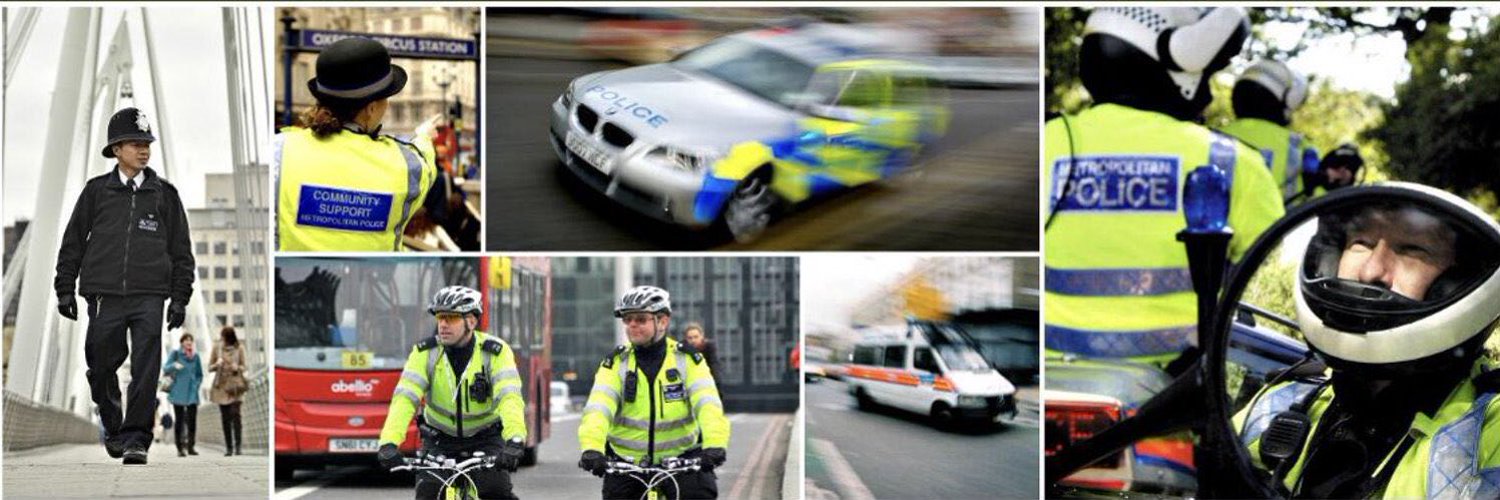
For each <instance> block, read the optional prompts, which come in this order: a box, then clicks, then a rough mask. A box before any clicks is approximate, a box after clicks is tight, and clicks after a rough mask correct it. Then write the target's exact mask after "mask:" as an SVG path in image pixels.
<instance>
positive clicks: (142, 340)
mask: <svg viewBox="0 0 1500 500" xmlns="http://www.w3.org/2000/svg"><path fill="white" fill-rule="evenodd" d="M165 302H166V298H165V297H162V296H159V295H133V296H117V295H110V296H102V297H90V298H88V306H89V307H88V309H89V329H88V333H87V334H86V336H85V338H84V342H83V358H84V361H85V362H86V363H87V364H88V375H87V377H88V381H89V391H90V393H91V394H92V396H93V400H94V404H95V405H97V406H98V408H99V421H100V422H101V423H102V424H103V425H104V433H105V435H106V437H105V439H108V440H112V441H114V442H116V443H119V444H121V445H129V444H131V443H135V444H139V445H141V446H144V447H146V448H150V447H151V437H152V433H151V430H152V429H153V428H154V427H155V424H156V384H157V381H158V380H159V378H160V377H161V327H162V307H163V305H164V303H165ZM127 338H128V339H129V344H128V345H127V343H126V339H127ZM126 356H129V357H130V387H129V388H127V389H126V392H125V403H126V404H125V406H124V409H123V411H122V409H121V403H120V378H119V377H118V376H116V375H115V372H116V371H118V370H119V369H120V365H123V364H125V358H126Z"/></svg>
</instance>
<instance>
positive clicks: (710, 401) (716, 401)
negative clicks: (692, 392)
mask: <svg viewBox="0 0 1500 500" xmlns="http://www.w3.org/2000/svg"><path fill="white" fill-rule="evenodd" d="M707 404H712V405H714V406H717V407H719V409H720V410H723V409H724V403H721V402H719V398H716V397H714V396H704V397H703V398H700V399H698V402H697V403H694V404H693V414H694V415H697V414H698V410H699V409H700V408H702V407H703V405H707Z"/></svg>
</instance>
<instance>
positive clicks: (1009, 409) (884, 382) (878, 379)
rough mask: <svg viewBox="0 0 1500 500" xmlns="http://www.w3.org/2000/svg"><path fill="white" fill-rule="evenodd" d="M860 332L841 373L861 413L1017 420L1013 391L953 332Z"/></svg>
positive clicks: (944, 420)
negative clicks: (877, 409) (879, 409)
mask: <svg viewBox="0 0 1500 500" xmlns="http://www.w3.org/2000/svg"><path fill="white" fill-rule="evenodd" d="M862 333H863V334H864V338H863V339H862V340H861V341H860V342H859V343H858V344H856V345H855V347H854V355H853V359H852V362H851V363H850V364H849V368H848V370H847V372H846V373H845V374H844V377H845V382H846V383H847V384H848V386H849V393H850V394H851V395H853V396H854V398H855V400H856V401H858V402H859V406H860V408H861V409H869V408H871V407H872V406H874V405H883V406H891V407H895V408H900V409H903V410H906V411H911V412H916V413H920V414H923V415H929V416H931V417H932V419H933V421H934V423H936V424H939V425H946V424H950V423H953V422H955V421H958V420H971V421H980V422H992V421H994V420H996V418H997V417H998V416H999V415H1000V414H1002V413H1009V414H1010V415H1011V417H1014V416H1015V413H1016V401H1015V394H1016V386H1015V385H1012V384H1011V383H1010V381H1009V380H1006V379H1005V377H1003V376H1001V375H1000V372H998V371H995V369H994V368H993V367H991V366H990V364H989V363H988V362H987V361H985V359H984V357H983V356H981V355H980V354H979V349H978V347H977V345H976V344H975V343H974V341H973V340H972V339H970V338H969V336H968V335H966V334H964V333H963V332H962V331H961V330H959V329H958V328H957V327H955V326H953V325H949V324H943V323H933V322H927V321H912V322H910V323H908V324H907V325H905V326H897V327H870V328H866V329H864V330H863V331H862Z"/></svg>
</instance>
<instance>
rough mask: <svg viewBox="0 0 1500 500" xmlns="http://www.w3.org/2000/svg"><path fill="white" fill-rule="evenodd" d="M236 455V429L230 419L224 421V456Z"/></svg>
mask: <svg viewBox="0 0 1500 500" xmlns="http://www.w3.org/2000/svg"><path fill="white" fill-rule="evenodd" d="M230 455H234V429H233V428H232V427H231V426H230V425H229V419H224V456H226V457H227V456H230Z"/></svg>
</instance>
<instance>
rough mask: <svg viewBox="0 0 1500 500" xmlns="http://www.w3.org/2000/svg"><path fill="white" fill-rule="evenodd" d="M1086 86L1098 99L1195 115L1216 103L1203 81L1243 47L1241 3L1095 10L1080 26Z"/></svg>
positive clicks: (1245, 32) (1245, 27)
mask: <svg viewBox="0 0 1500 500" xmlns="http://www.w3.org/2000/svg"><path fill="white" fill-rule="evenodd" d="M1083 33H1084V35H1083V45H1082V47H1081V50H1080V53H1079V74H1080V76H1081V78H1082V80H1083V86H1084V87H1085V88H1087V89H1088V91H1089V93H1090V94H1092V95H1093V97H1094V100H1095V101H1097V102H1113V103H1120V104H1125V105H1129V106H1132V107H1137V108H1142V109H1148V110H1152V111H1159V112H1163V113H1166V114H1169V115H1172V116H1174V117H1176V118H1178V119H1183V120H1187V119H1192V118H1196V117H1197V116H1198V115H1199V114H1200V113H1202V112H1203V109H1204V108H1205V107H1207V106H1208V103H1209V102H1210V101H1212V100H1213V96H1212V95H1210V92H1209V89H1208V79H1209V77H1210V76H1211V75H1213V74H1214V73H1215V72H1217V71H1219V70H1221V69H1224V68H1225V67H1227V66H1229V60H1230V59H1231V58H1233V57H1234V56H1235V55H1237V54H1239V53H1240V51H1241V50H1243V49H1244V46H1245V40H1246V39H1247V38H1248V37H1249V35H1250V20H1249V18H1247V17H1246V15H1245V10H1244V9H1243V8H1240V7H1210V8H1200V7H1100V8H1097V9H1094V11H1093V12H1092V13H1090V14H1089V18H1088V21H1087V22H1086V23H1085V24H1084V32H1083Z"/></svg>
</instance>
